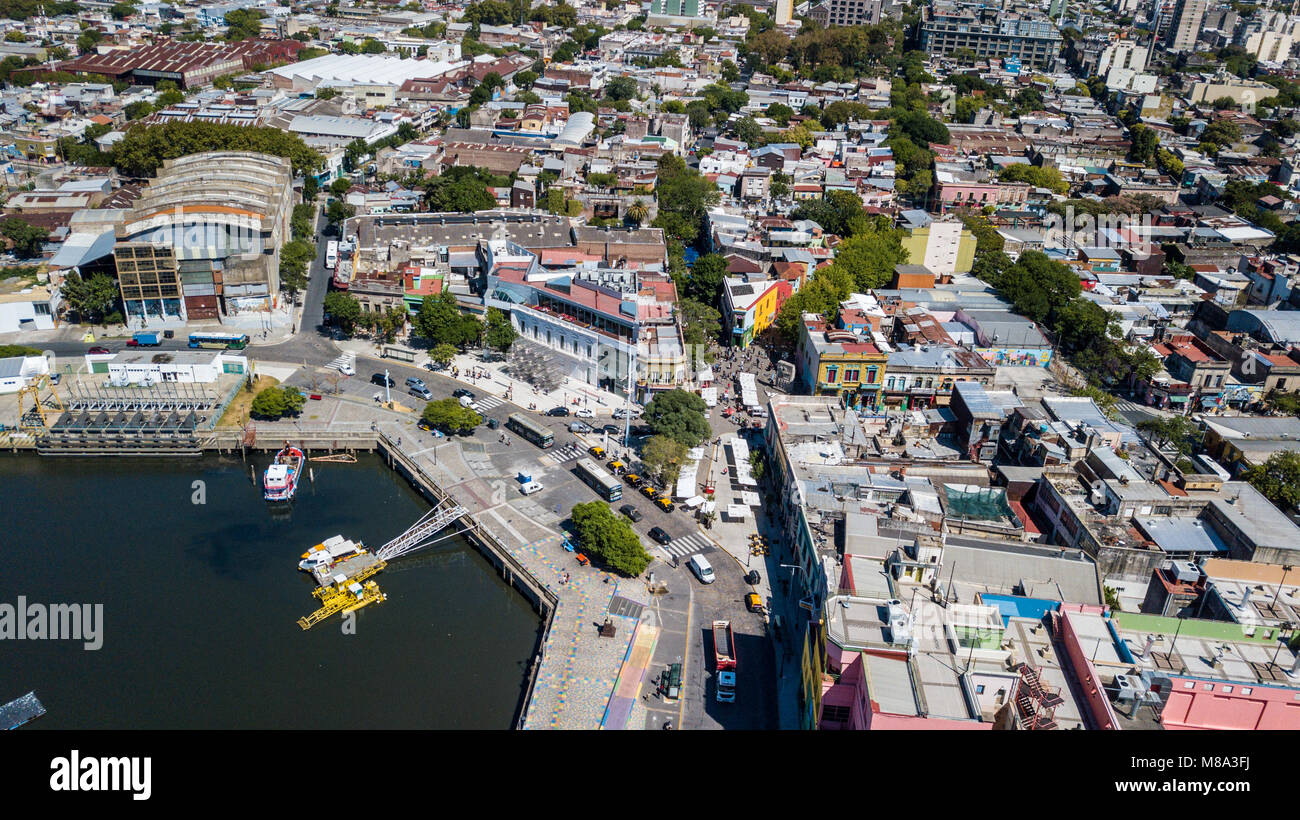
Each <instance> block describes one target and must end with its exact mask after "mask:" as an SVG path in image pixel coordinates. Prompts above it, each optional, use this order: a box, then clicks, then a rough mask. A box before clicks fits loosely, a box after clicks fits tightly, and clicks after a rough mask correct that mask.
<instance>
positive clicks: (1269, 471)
mask: <svg viewBox="0 0 1300 820" xmlns="http://www.w3.org/2000/svg"><path fill="white" fill-rule="evenodd" d="M1245 479H1246V480H1247V481H1249V482H1250V485H1251V486H1252V487H1254V488H1255V489H1256V490H1259V491H1260V492H1261V493H1263V495H1264V497H1265V498H1267V499H1268V500H1269V501H1272V502H1273V503H1274V504H1276V505H1277V506H1278V507H1279V508H1280V509H1281V510H1282V511H1283V512H1285V513H1291V512H1293V511H1294V510H1295V509H1296V506H1297V505H1300V453H1297V452H1296V451H1295V450H1283V451H1281V452H1278V453H1274V454H1273V455H1271V456H1269V457H1268V461H1266V462H1264V463H1263V464H1260V465H1257V466H1255V467H1252V468H1250V469H1249V470H1247V471H1246V473H1245Z"/></svg>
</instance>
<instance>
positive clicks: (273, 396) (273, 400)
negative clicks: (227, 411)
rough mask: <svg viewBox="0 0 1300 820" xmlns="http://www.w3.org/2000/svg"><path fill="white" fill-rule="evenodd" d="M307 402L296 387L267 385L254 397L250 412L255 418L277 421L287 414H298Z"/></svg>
mask: <svg viewBox="0 0 1300 820" xmlns="http://www.w3.org/2000/svg"><path fill="white" fill-rule="evenodd" d="M305 402H306V399H305V398H304V397H303V395H302V393H300V392H298V388H296V387H287V386H279V387H277V386H272V387H267V388H264V389H263V390H261V391H260V392H259V393H258V394H257V395H256V396H254V397H253V403H252V405H251V406H250V407H249V414H250V415H252V417H253V418H255V419H267V420H270V421H275V420H276V419H279V418H283V417H285V416H296V415H298V414H299V413H300V412H302V406H303V404H304V403H305Z"/></svg>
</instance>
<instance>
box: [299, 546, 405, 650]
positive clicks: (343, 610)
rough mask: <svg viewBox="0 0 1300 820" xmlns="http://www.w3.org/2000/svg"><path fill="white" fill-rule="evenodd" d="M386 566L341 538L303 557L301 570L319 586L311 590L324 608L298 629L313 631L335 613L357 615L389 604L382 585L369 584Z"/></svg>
mask: <svg viewBox="0 0 1300 820" xmlns="http://www.w3.org/2000/svg"><path fill="white" fill-rule="evenodd" d="M386 566H388V564H387V563H386V562H385V561H383V560H381V559H380V558H378V557H377V556H375V555H374V554H373V553H370V552H367V551H366V550H365V549H363V548H362V547H361V546H360V545H359V544H354V543H352V542H351V541H345V540H344V539H343V537H342V536H338V535H336V536H334V537H333V538H331V539H329V540H327V541H325V542H323V543H321V544H317V545H316V546H315V547H313V548H312V549H310V550H308V551H307V552H305V553H303V560H302V561H301V562H300V563H299V564H298V567H299V569H302V570H304V571H306V572H309V573H310V574H311V575H312V577H314V578H315V579H316V581H317V583H318V584H320V586H319V587H317V588H316V589H314V590H312V595H314V596H315V597H316V598H318V599H319V600H320V604H321V605H320V608H319V609H317V610H316V611H315V612H313V613H312V614H310V615H308V616H306V617H305V618H299V619H298V626H300V627H302V628H303V629H311V628H312V627H313V626H315V625H316V624H318V623H320V622H321V621H323V620H325V619H326V618H328V617H330V616H331V615H334V614H336V613H339V614H347V613H349V612H356V611H357V610H358V609H361V608H363V607H366V606H369V605H370V604H374V603H380V602H382V601H384V600H386V599H387V598H388V596H387V595H385V594H384V593H383V592H382V591H381V590H380V589H379V584H378V583H377V582H376V581H373V580H369V579H370V578H371V576H373V575H376V574H378V573H379V571H380V570H382V569H383V568H384V567H386Z"/></svg>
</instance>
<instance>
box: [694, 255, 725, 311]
mask: <svg viewBox="0 0 1300 820" xmlns="http://www.w3.org/2000/svg"><path fill="white" fill-rule="evenodd" d="M726 275H727V260H726V259H725V258H724V257H723V256H722V255H721V254H717V253H710V254H706V255H704V256H701V257H698V258H697V259H696V260H695V264H694V265H692V266H691V275H690V278H689V279H688V280H687V282H686V294H685V295H686V297H687V298H689V299H696V300H698V301H700V302H703V303H705V304H714V303H716V302H717V301H718V296H719V294H720V293H721V292H722V280H723V279H724V278H726Z"/></svg>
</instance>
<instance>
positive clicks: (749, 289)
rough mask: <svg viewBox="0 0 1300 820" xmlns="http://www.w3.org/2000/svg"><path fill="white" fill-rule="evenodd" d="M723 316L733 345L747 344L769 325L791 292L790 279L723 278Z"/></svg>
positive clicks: (747, 345)
mask: <svg viewBox="0 0 1300 820" xmlns="http://www.w3.org/2000/svg"><path fill="white" fill-rule="evenodd" d="M722 291H723V297H722V306H723V316H724V317H725V320H726V321H727V323H728V326H729V327H730V328H731V344H732V346H733V347H749V345H750V344H751V343H752V342H753V341H754V339H755V338H756V337H757V336H758V335H759V334H760V333H762V332H763V331H764V330H767V329H768V328H769V327H771V326H772V323H773V322H775V321H776V313H777V311H778V310H780V309H781V304H782V303H783V302H785V299H786V297H787V296H789V295H790V293H791V287H790V283H789V282H786V281H783V280H778V279H765V280H761V281H757V282H750V281H747V280H745V279H743V278H740V277H729V278H727V279H724V280H723V288H722Z"/></svg>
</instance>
